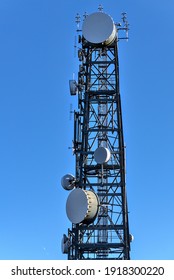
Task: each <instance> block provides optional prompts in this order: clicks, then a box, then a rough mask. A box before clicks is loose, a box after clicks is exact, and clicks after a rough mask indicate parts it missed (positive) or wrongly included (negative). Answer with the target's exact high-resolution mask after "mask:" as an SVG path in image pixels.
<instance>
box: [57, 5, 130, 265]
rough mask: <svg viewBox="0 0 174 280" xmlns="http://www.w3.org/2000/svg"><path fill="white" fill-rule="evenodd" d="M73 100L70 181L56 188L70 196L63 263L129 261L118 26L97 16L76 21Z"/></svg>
mask: <svg viewBox="0 0 174 280" xmlns="http://www.w3.org/2000/svg"><path fill="white" fill-rule="evenodd" d="M76 18H78V41H79V44H80V47H79V49H78V58H79V61H80V64H79V72H78V81H77V82H76V81H75V80H71V81H70V92H71V95H76V94H78V110H77V111H75V112H74V139H73V151H74V155H75V159H76V160H75V162H76V166H75V176H73V175H70V174H67V175H65V176H64V177H63V178H62V186H63V187H64V188H65V189H66V190H71V192H70V194H69V196H68V199H67V203H66V211H67V216H68V218H69V220H70V221H71V222H72V227H71V228H70V229H68V235H64V237H63V240H62V249H63V252H64V253H67V255H68V259H70V260H80V259H120V260H129V259H130V234H129V222H128V206H127V196H126V182H125V147H124V137H123V124H122V111H121V98H120V87H119V63H118V41H119V37H118V36H119V35H118V34H119V30H120V31H121V32H122V31H126V37H122V38H120V39H123V38H124V39H127V31H128V23H127V21H126V15H125V13H124V15H123V24H124V26H123V27H121V24H115V23H114V21H113V19H112V18H111V17H110V16H109V15H107V14H105V13H103V10H102V9H101V7H100V10H99V11H98V12H96V13H93V14H91V15H89V16H87V15H85V17H84V21H83V25H82V30H80V29H79V24H80V20H79V19H80V17H79V15H78V17H76Z"/></svg>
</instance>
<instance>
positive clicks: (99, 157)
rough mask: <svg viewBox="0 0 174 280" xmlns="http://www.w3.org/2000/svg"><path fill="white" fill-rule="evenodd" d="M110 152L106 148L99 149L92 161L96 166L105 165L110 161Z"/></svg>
mask: <svg viewBox="0 0 174 280" xmlns="http://www.w3.org/2000/svg"><path fill="white" fill-rule="evenodd" d="M110 157H111V152H110V151H109V149H108V148H105V147H99V148H97V150H95V152H94V159H95V161H96V163H98V164H104V163H107V162H108V161H109V160H110Z"/></svg>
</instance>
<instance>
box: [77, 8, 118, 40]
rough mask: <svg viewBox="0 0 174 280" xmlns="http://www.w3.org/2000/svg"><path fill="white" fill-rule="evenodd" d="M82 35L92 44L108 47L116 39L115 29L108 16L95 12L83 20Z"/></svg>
mask: <svg viewBox="0 0 174 280" xmlns="http://www.w3.org/2000/svg"><path fill="white" fill-rule="evenodd" d="M82 34H83V36H84V38H85V39H86V40H87V41H88V42H90V43H92V44H103V45H110V44H111V43H112V42H113V41H114V40H115V38H116V27H115V24H114V21H113V19H112V18H111V17H110V16H109V15H107V14H105V13H101V12H97V13H93V14H91V15H89V16H87V17H86V18H85V20H84V22H83V26H82Z"/></svg>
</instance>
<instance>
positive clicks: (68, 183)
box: [61, 174, 75, 191]
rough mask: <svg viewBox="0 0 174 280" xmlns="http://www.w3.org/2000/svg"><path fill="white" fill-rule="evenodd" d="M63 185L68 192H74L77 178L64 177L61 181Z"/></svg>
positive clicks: (67, 175) (69, 175) (68, 175)
mask: <svg viewBox="0 0 174 280" xmlns="http://www.w3.org/2000/svg"><path fill="white" fill-rule="evenodd" d="M61 185H62V187H63V188H64V189H65V190H67V191H70V190H72V189H73V188H74V186H75V177H74V176H73V175H71V174H66V175H64V176H63V177H62V179H61Z"/></svg>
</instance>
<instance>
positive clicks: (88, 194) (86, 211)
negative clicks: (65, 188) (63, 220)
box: [66, 189, 99, 224]
mask: <svg viewBox="0 0 174 280" xmlns="http://www.w3.org/2000/svg"><path fill="white" fill-rule="evenodd" d="M98 208H99V200H98V197H97V195H96V194H95V193H94V192H92V191H86V190H82V189H75V190H73V191H72V192H71V193H70V194H69V196H68V199H67V202H66V213H67V216H68V219H69V220H70V221H71V222H72V223H74V224H80V223H83V224H90V223H92V222H93V221H94V220H95V218H96V215H97V213H98Z"/></svg>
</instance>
